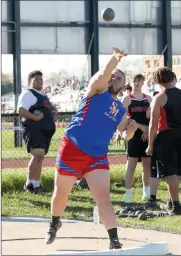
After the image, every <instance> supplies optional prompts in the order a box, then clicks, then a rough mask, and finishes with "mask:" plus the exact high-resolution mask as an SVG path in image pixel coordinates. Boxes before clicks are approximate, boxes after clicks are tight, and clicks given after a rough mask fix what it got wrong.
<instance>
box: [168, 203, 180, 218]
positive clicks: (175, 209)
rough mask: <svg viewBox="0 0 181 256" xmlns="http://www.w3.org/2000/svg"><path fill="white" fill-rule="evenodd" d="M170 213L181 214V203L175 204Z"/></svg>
mask: <svg viewBox="0 0 181 256" xmlns="http://www.w3.org/2000/svg"><path fill="white" fill-rule="evenodd" d="M170 213H172V214H175V215H181V204H180V203H178V204H175V205H173V208H172V210H171V212H170Z"/></svg>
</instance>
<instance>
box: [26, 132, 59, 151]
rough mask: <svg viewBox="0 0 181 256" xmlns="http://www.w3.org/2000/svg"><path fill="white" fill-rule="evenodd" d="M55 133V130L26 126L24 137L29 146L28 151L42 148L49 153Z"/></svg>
mask: <svg viewBox="0 0 181 256" xmlns="http://www.w3.org/2000/svg"><path fill="white" fill-rule="evenodd" d="M54 133H55V130H46V131H45V130H42V129H39V128H37V127H36V128H33V127H26V128H25V129H24V133H23V139H24V141H25V144H26V147H27V152H28V153H30V152H31V150H32V149H35V148H40V149H44V150H45V154H47V153H48V150H49V147H50V143H51V139H52V136H53V135H54Z"/></svg>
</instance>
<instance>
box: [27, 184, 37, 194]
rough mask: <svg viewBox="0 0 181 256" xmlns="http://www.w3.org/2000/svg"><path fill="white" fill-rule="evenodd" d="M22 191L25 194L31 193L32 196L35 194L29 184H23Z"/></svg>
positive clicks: (31, 185)
mask: <svg viewBox="0 0 181 256" xmlns="http://www.w3.org/2000/svg"><path fill="white" fill-rule="evenodd" d="M24 190H25V191H26V192H29V193H32V194H34V193H35V189H34V187H33V184H32V183H30V184H28V185H26V183H25V184H24Z"/></svg>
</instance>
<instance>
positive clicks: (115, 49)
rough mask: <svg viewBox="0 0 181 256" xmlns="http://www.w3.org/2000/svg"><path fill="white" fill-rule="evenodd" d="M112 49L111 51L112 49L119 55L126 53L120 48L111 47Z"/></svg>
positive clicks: (122, 55)
mask: <svg viewBox="0 0 181 256" xmlns="http://www.w3.org/2000/svg"><path fill="white" fill-rule="evenodd" d="M112 49H113V51H114V53H115V54H117V53H119V54H120V55H121V57H124V56H127V54H126V53H124V51H123V50H120V49H118V48H115V47H112Z"/></svg>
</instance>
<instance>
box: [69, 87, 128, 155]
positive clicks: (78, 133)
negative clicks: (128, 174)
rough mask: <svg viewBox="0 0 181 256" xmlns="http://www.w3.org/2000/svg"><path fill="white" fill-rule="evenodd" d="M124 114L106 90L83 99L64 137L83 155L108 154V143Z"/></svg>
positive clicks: (119, 104) (118, 103) (121, 107)
mask: <svg viewBox="0 0 181 256" xmlns="http://www.w3.org/2000/svg"><path fill="white" fill-rule="evenodd" d="M125 112H126V111H125V109H124V107H123V105H122V103H121V102H120V101H119V100H117V99H114V98H113V97H112V96H111V94H110V93H109V91H108V90H107V91H106V92H104V93H102V94H98V95H94V96H92V97H89V98H88V97H84V98H83V99H82V101H81V104H80V107H79V110H78V111H77V113H76V114H75V116H74V118H73V120H72V122H71V123H70V125H69V126H68V128H67V130H66V135H67V137H68V138H69V139H70V140H71V141H72V142H73V143H74V144H75V145H76V146H77V147H78V148H79V149H80V150H82V151H83V152H84V153H86V154H89V155H91V156H94V157H99V156H103V155H105V154H107V153H108V145H109V142H110V140H111V138H112V136H113V134H114V132H115V131H116V129H117V126H118V124H119V123H120V121H121V120H122V117H123V115H124V114H125Z"/></svg>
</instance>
